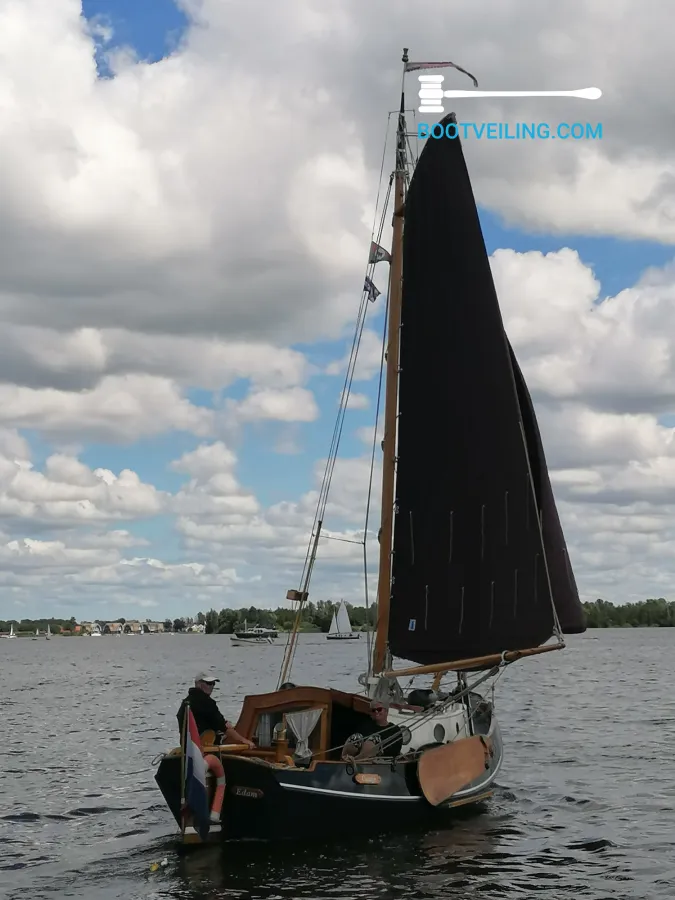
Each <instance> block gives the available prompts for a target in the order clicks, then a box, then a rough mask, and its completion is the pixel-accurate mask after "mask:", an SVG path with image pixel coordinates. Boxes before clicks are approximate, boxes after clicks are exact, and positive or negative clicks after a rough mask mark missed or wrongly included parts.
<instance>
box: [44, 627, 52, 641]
mask: <svg viewBox="0 0 675 900" xmlns="http://www.w3.org/2000/svg"><path fill="white" fill-rule="evenodd" d="M51 636H52V630H51V628H50V627H49V623H47V634H46V635H45V640H46V641H48V640H49V639H50V638H51Z"/></svg>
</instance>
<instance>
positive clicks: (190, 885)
mask: <svg viewBox="0 0 675 900" xmlns="http://www.w3.org/2000/svg"><path fill="white" fill-rule="evenodd" d="M674 639H675V632H673V631H672V630H669V629H644V630H643V629H640V630H635V631H633V630H608V631H593V632H589V633H588V634H586V635H584V636H581V637H576V638H572V639H570V641H569V646H568V649H567V650H565V651H563V652H562V653H553V654H550V655H549V654H547V655H545V656H541V657H534V658H532V659H529V660H526V661H523V662H521V663H518V664H516V665H514V666H511V667H510V669H509V670H508V671H507V673H506V674H505V675H504V677H503V678H502V680H501V682H500V684H499V685H498V688H497V694H496V699H497V704H498V705H497V712H498V715H499V718H500V723H501V727H502V731H503V734H504V742H505V752H506V756H505V763H504V767H503V769H502V771H501V773H500V779H499V781H500V786H499V788H498V790H497V792H496V794H495V797H494V799H493V800H492V801H491V802H490V803H489V804H488V805H487V807H486V810H485V811H484V812H482V813H479V814H475V813H473V814H472V813H470V812H468V813H465V814H464V815H463V816H462V817H461V819H459V820H458V821H457V822H456V824H455V825H454V826H453V827H452V828H449V829H448V830H446V831H441V832H434V833H426V834H425V833H423V832H419V833H415V834H412V835H405V836H401V835H398V836H389V837H382V838H376V839H372V840H369V841H367V842H364V841H362V840H356V839H352V840H349V839H347V840H344V841H340V842H338V843H331V844H330V845H324V844H321V843H317V844H315V845H312V846H294V845H286V846H284V847H283V848H280V847H269V846H260V845H255V844H250V845H245V846H243V847H242V846H241V845H239V846H237V848H236V850H232V849H230V850H228V849H224V850H223V849H221V848H218V847H216V848H204V849H202V850H199V851H198V852H197V853H195V854H192V855H189V856H181V855H178V854H177V853H176V851H175V848H174V845H173V843H172V838H173V836H174V835H175V831H176V829H175V826H174V822H173V819H172V818H171V816H170V814H169V812H168V810H166V808H165V807H164V804H163V801H162V797H161V794H160V793H159V790H158V789H157V788H156V786H155V782H154V780H153V774H154V769H153V768H152V767H151V765H150V763H151V760H152V758H153V757H154V756H155V755H156V754H157V753H159V752H161V751H162V750H164V749H168V748H170V747H173V746H175V745H176V744H177V735H178V732H177V723H176V719H175V713H176V709H177V707H178V704H179V702H180V699H181V697H182V696H183V695H184V693H185V689H186V687H187V686H188V685H189V683H191V680H192V678H193V677H194V670H195V669H200V668H202V667H204V666H212V667H214V668H218V669H219V670H220V672H221V673H222V676H223V678H224V684H223V683H221V685H219V695H218V700H219V702H220V705H221V709H223V711H224V712H225V713H226V715H227V714H229V715H230V716H233V717H235V718H236V715H237V712H238V709H239V703H240V701H241V699H242V697H243V695H244V693H247V692H256V691H258V690H269V689H272V688H274V686H275V684H276V676H277V673H278V669H279V664H280V661H281V656H282V651H283V647H282V646H276V647H266V648H264V649H262V650H260V651H258V650H255V649H252V648H247V647H243V648H234V647H230V646H229V639H228V638H227V637H223V636H211V635H176V636H173V637H170V636H160V635H147V636H134V638H133V640H132V639H131V637H122V638H117V637H110V638H101V639H100V640H93V639H85V638H77V639H74V638H70V639H69V638H60V639H59V638H54V639H53V640H52V641H49V642H47V641H44V640H42V641H31V640H29V639H19V640H15V641H0V694H1V696H2V697H3V698H4V701H3V713H4V715H3V720H4V734H5V739H4V741H2V742H1V743H0V762H1V764H2V770H1V772H2V774H1V778H0V897H3V898H5V897H6V898H8V900H14V898H16V900H18V898H22V900H24V898H26V897H30V898H31V900H34V898H42V897H45V898H55V897H76V898H86V900H118V898H120V900H121V898H125V900H127V898H128V900H135V898H144V900H159V898H189V900H197V898H199V900H207V898H208V900H218V898H225V897H227V898H295V897H302V898H312V900H319V898H340V897H345V898H346V897H349V898H352V897H356V896H362V897H364V898H381V900H386V898H414V900H416V898H420V900H422V898H441V897H451V898H457V900H459V898H469V897H471V898H476V897H502V896H510V897H514V898H516V897H527V898H529V897H535V896H536V897H539V898H542V900H560V898H565V897H572V896H574V897H581V898H589V900H605V898H620V900H622V898H626V900H629V898H630V900H632V898H658V897H664V898H666V897H668V898H670V897H672V896H673V893H674V892H675V854H674V852H673V851H674V849H675V812H674V811H673V807H674V805H675V780H674V778H673V774H672V773H673V751H672V748H673V736H674V735H675V700H674V699H673V696H672V690H671V685H672V684H673V674H674V673H673V669H674V668H675V662H674V655H673V652H672V644H673V640H674ZM281 643H282V642H281V641H280V644H281ZM364 663H365V641H359V642H358V644H357V642H356V641H354V642H352V643H350V644H348V645H342V644H333V643H331V642H328V641H326V640H325V639H324V638H323V637H322V636H316V635H304V636H302V638H301V644H300V647H299V649H298V653H297V657H296V664H295V667H294V670H293V680H294V681H296V682H297V683H303V682H304V683H308V682H310V683H311V682H314V683H323V684H327V685H332V686H335V687H342V688H346V689H352V690H353V689H355V688H356V687H357V685H356V682H355V675H356V674H358V673H359V672H360V671H362V669H363V668H364ZM162 860H166V865H164V866H160V868H159V869H158V870H157V871H156V872H154V873H153V872H151V865H152V863H154V862H159V861H162Z"/></svg>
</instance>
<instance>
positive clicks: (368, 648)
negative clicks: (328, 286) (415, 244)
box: [363, 183, 391, 677]
mask: <svg viewBox="0 0 675 900" xmlns="http://www.w3.org/2000/svg"><path fill="white" fill-rule="evenodd" d="M390 193H391V183H390V185H389V194H390ZM388 325H389V298H388V297H387V306H386V308H385V313H384V324H383V328H382V352H381V354H380V377H379V380H378V386H377V403H376V406H375V428H374V429H373V444H372V448H371V454H370V474H369V478H368V497H367V500H366V519H365V523H364V526H363V574H364V587H365V600H366V621H367V622H369V616H368V612H369V610H370V600H369V594H368V552H367V547H366V539H367V535H368V522H369V518H370V504H371V501H372V496H373V475H374V472H375V448H376V447H377V431H378V428H379V424H380V408H381V404H382V384H383V380H384V362H385V356H386V352H387V350H386V347H387V328H388ZM369 624H370V623H369ZM370 635H371V632H370V631H367V632H366V652H367V654H368V677H370V666H371V646H370V645H371V642H372V641H371V636H370Z"/></svg>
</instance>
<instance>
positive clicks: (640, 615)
mask: <svg viewBox="0 0 675 900" xmlns="http://www.w3.org/2000/svg"><path fill="white" fill-rule="evenodd" d="M583 606H584V610H585V612H586V624H587V626H588V627H589V628H672V627H674V626H675V602H671V601H668V600H665V599H664V598H663V597H659V598H658V599H649V600H640V601H639V602H637V603H625V604H623V605H621V606H615V605H614V604H613V603H610V602H609V601H608V600H595V601H594V602H593V603H584V604H583ZM337 607H338V604H337V603H333V602H331V601H330V600H319V602H318V603H312V602H309V603H306V604H305V606H304V608H303V611H302V619H301V624H300V630H301V631H314V632H326V631H328V629H329V628H330V623H331V619H332V618H333V613H334V612H336V610H337ZM347 609H348V610H349V618H350V619H351V623H352V627H353V628H354V629H355V630H357V631H361V630H369V629H373V628H374V627H375V624H376V622H377V604H376V603H374V604H373V605H372V606H371V607H370V608H369V609H366V608H365V606H352V605H351V604H350V603H348V604H347ZM295 615H296V610H295V609H289V608H288V607H282V606H280V607H278V608H277V609H258V607H255V606H250V607H248V609H221V610H220V612H218V611H217V610H215V609H210V610H209V611H208V612H200V613H197V615H196V617H195V618H192V617H188V616H186V617H184V618H178V619H173V620H171V619H166V620H165V621H164V629H165V630H166V631H184V630H186V629H187V628H189V627H191V626H192V624H193V623H196V624H198V625H204V626H205V631H206V633H207V634H232V632H234V631H238V630H239V629H241V628H243V627H244V624H246V625H248V627H249V628H253V626H254V625H261V626H262V627H263V628H276V629H277V630H278V631H290V630H291V628H292V627H293V622H294V620H295ZM98 621H99V622H101V621H110V622H113V621H114V622H121V623H122V624H124V623H125V622H126V619H124V618H122V617H120V618H117V619H103V620H101V619H99V620H98ZM134 621H138V620H136V619H135V620H134ZM148 621H149V620H148ZM10 625H14V631H15V632H16V633H17V634H22V633H23V634H28V633H33V634H35V630H36V629H39V630H40V632H45V631H46V630H47V625H49V627H50V629H51V632H52V634H73V633H74V632H75V627H76V625H77V621H76V619H75V617H74V616H71V618H70V619H58V618H51V619H47V618H44V619H20V620H19V619H7V620H5V621H2V620H0V632H8V631H9V629H10Z"/></svg>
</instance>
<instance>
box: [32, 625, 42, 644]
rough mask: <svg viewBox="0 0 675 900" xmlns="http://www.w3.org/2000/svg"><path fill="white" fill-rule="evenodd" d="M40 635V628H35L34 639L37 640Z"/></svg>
mask: <svg viewBox="0 0 675 900" xmlns="http://www.w3.org/2000/svg"><path fill="white" fill-rule="evenodd" d="M39 637H40V629H39V628H36V629H35V636H34V637H33V638H32V640H34V641H37V640H38V638H39Z"/></svg>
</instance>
